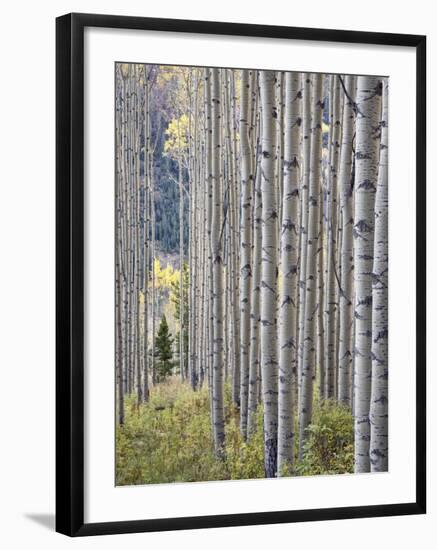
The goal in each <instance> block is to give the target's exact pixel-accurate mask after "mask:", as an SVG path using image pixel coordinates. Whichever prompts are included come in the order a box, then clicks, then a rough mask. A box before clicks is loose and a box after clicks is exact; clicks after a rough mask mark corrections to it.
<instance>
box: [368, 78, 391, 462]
mask: <svg viewBox="0 0 437 550" xmlns="http://www.w3.org/2000/svg"><path fill="white" fill-rule="evenodd" d="M380 127H381V144H380V153H379V170H378V184H377V187H376V196H375V241H374V242H375V244H374V259H373V271H372V278H373V288H372V296H373V299H372V352H371V356H372V391H371V396H370V414H369V420H370V449H369V455H370V469H371V471H372V472H387V470H388V80H387V79H385V80H384V81H383V96H382V120H381V124H380Z"/></svg>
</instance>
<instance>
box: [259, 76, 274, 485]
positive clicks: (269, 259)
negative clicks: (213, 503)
mask: <svg viewBox="0 0 437 550" xmlns="http://www.w3.org/2000/svg"><path fill="white" fill-rule="evenodd" d="M274 84H275V73H274V72H273V71H261V72H260V92H261V108H262V139H261V155H262V158H261V196H262V253H261V255H262V259H261V370H262V395H263V403H264V468H265V476H266V477H275V476H276V473H277V450H278V360H277V331H276V287H277V273H276V271H277V255H278V250H277V248H278V247H277V234H278V231H277V217H278V214H277V205H276V197H275V189H274V183H275V158H274V156H275V123H274V122H275V117H276V116H277V113H276V108H275V105H274Z"/></svg>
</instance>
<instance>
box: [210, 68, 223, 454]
mask: <svg viewBox="0 0 437 550" xmlns="http://www.w3.org/2000/svg"><path fill="white" fill-rule="evenodd" d="M220 99H221V94H220V74H219V70H218V69H211V119H212V120H211V125H212V133H211V149H212V162H211V180H212V193H213V196H212V219H211V250H212V262H213V274H212V287H213V288H212V291H213V300H212V301H213V373H212V386H213V388H212V400H213V432H214V434H213V435H214V449H215V452H216V455H217V456H219V457H222V456H223V452H224V449H223V446H224V440H225V416H224V396H223V371H224V365H223V336H224V329H223V257H222V256H223V252H222V248H223V235H222V223H223V216H222V209H223V194H222V181H221V179H222V178H221V166H220V148H221V132H220V121H221V118H220Z"/></svg>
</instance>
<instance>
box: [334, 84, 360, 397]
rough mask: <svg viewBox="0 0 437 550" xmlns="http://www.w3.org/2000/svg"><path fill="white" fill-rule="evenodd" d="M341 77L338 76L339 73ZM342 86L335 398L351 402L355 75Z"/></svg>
mask: <svg viewBox="0 0 437 550" xmlns="http://www.w3.org/2000/svg"><path fill="white" fill-rule="evenodd" d="M340 78H341V77H340ZM342 83H343V86H344V89H342V93H343V94H344V95H345V98H344V109H343V124H342V126H343V128H342V141H341V154H340V173H339V194H340V213H341V221H342V223H341V225H342V239H341V253H340V254H341V255H340V257H341V274H340V296H339V299H340V301H339V315H340V327H339V350H338V400H339V402H340V403H343V404H344V405H346V406H348V407H350V406H351V391H352V353H353V347H352V326H353V306H352V305H353V225H354V220H353V183H354V177H355V174H354V159H353V151H352V147H353V140H354V132H355V112H354V101H355V89H356V77H355V76H351V75H347V76H346V77H345V78H344V80H342Z"/></svg>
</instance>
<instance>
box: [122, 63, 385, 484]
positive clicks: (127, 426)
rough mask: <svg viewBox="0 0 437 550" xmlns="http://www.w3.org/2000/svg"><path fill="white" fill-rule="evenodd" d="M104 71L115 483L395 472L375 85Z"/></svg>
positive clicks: (254, 74)
mask: <svg viewBox="0 0 437 550" xmlns="http://www.w3.org/2000/svg"><path fill="white" fill-rule="evenodd" d="M114 70H115V98H114V109H115V281H114V285H115V327H114V328H115V335H116V338H115V342H116V344H115V364H114V368H115V374H116V376H115V379H116V385H115V394H116V418H115V429H116V449H115V453H116V472H115V476H116V485H142V484H157V483H173V482H194V481H214V480H231V479H258V478H275V477H281V476H287V477H289V476H315V475H327V474H346V473H349V474H353V473H366V472H386V471H388V454H389V453H388V451H389V449H388V447H389V445H388V224H387V222H388V97H389V93H388V87H389V81H388V78H386V77H380V76H369V75H364V76H363V75H349V74H346V75H341V74H311V73H301V72H285V71H284V72H278V71H270V70H258V69H257V70H250V69H226V68H203V67H187V66H169V65H148V64H136V63H135V64H133V63H115V69H114Z"/></svg>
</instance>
